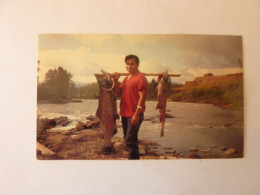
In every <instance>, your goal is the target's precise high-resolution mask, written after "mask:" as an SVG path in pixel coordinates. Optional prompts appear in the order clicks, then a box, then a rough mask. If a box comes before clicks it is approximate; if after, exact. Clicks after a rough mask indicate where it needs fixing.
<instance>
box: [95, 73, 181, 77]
mask: <svg viewBox="0 0 260 195" xmlns="http://www.w3.org/2000/svg"><path fill="white" fill-rule="evenodd" d="M109 74H110V75H111V76H112V77H113V76H114V74H111V73H109ZM117 74H118V75H120V76H128V75H129V74H128V73H117ZM143 74H144V75H145V76H160V75H162V73H143ZM95 75H96V76H101V75H103V74H101V73H95ZM168 76H169V77H179V76H181V75H180V74H168Z"/></svg>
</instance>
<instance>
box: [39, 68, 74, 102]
mask: <svg viewBox="0 0 260 195" xmlns="http://www.w3.org/2000/svg"><path fill="white" fill-rule="evenodd" d="M71 78H72V75H71V73H69V72H67V70H65V69H63V68H62V67H60V66H59V67H58V68H57V69H56V68H55V69H54V70H52V69H50V70H48V72H47V73H46V74H45V80H44V82H43V83H38V91H37V98H38V100H42V99H47V100H54V101H56V100H60V99H69V98H72V97H73V96H74V92H75V83H74V82H73V81H72V80H71Z"/></svg>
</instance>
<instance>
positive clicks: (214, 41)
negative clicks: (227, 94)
mask: <svg viewBox="0 0 260 195" xmlns="http://www.w3.org/2000/svg"><path fill="white" fill-rule="evenodd" d="M128 54H135V55H138V56H139V58H140V66H139V69H140V70H141V72H146V73H159V72H163V71H164V70H166V69H168V71H169V72H170V73H173V74H181V77H175V78H172V80H173V81H176V82H181V83H185V82H186V81H191V80H193V79H194V78H195V77H199V76H203V74H206V73H209V72H211V73H213V74H214V75H224V74H231V73H237V72H242V61H243V59H242V37H240V36H223V35H222V36H218V35H163V34H162V35H153V34H150V35H148V34H146V35H142V34H138V35H134V34H133V35H130V34H41V35H39V51H38V59H39V60H40V65H39V68H40V71H39V73H38V74H39V81H40V82H41V81H43V80H44V75H45V73H46V72H47V71H48V70H49V69H53V68H56V67H58V66H62V67H64V68H65V69H67V70H68V71H69V72H71V73H72V75H73V77H72V80H73V81H75V82H76V84H81V85H83V84H87V83H91V82H95V81H96V80H95V77H94V73H99V72H100V70H101V69H104V70H106V71H108V72H126V70H125V63H124V58H125V56H126V55H128ZM152 78H153V77H149V78H148V80H151V79H152Z"/></svg>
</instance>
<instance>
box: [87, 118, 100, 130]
mask: <svg viewBox="0 0 260 195" xmlns="http://www.w3.org/2000/svg"><path fill="white" fill-rule="evenodd" d="M99 126H100V120H99V119H98V118H97V119H94V120H93V121H90V122H86V127H87V128H97V127H99Z"/></svg>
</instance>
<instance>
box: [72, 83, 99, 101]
mask: <svg viewBox="0 0 260 195" xmlns="http://www.w3.org/2000/svg"><path fill="white" fill-rule="evenodd" d="M75 96H76V98H80V99H98V98H99V86H98V83H97V82H96V83H90V84H88V85H86V86H84V87H79V88H77V92H76V95H75Z"/></svg>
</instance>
